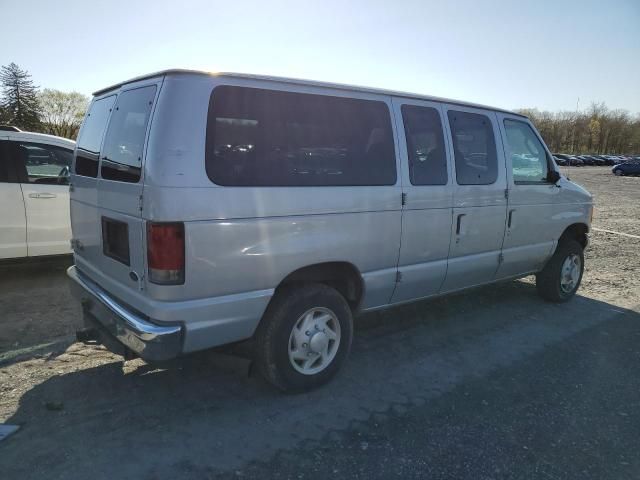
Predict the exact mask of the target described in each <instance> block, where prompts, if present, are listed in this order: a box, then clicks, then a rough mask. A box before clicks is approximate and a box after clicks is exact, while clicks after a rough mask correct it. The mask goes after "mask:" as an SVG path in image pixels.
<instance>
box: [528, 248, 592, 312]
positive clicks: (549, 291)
mask: <svg viewBox="0 0 640 480" xmlns="http://www.w3.org/2000/svg"><path fill="white" fill-rule="evenodd" d="M583 271H584V252H583V248H582V245H580V244H579V243H578V242H576V241H575V240H563V241H562V242H561V243H560V244H559V245H558V248H557V249H556V251H555V253H554V254H553V256H552V257H551V259H550V260H549V261H548V262H547V265H545V267H544V269H543V270H542V271H541V272H540V273H538V274H537V275H536V288H537V289H538V293H539V294H540V296H541V297H542V298H544V299H545V300H549V301H551V302H566V301H567V300H569V299H570V298H571V297H573V296H574V295H575V293H576V291H577V290H578V287H579V286H580V282H581V281H582V273H583Z"/></svg>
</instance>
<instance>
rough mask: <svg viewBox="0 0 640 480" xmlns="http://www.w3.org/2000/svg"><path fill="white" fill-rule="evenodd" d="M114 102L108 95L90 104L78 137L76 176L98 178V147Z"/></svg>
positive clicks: (113, 96) (114, 97)
mask: <svg viewBox="0 0 640 480" xmlns="http://www.w3.org/2000/svg"><path fill="white" fill-rule="evenodd" d="M115 100H116V96H115V95H110V96H108V97H104V98H101V99H99V100H96V101H95V102H93V103H92V104H91V108H90V109H89V113H87V116H86V118H85V119H84V122H83V123H82V129H81V130H80V135H79V136H78V149H77V151H76V158H75V162H74V172H75V173H76V174H77V175H82V176H85V177H97V176H98V163H99V156H100V145H101V144H102V138H103V137H104V131H105V129H106V128H107V122H108V121H109V114H110V113H111V109H112V107H113V102H115Z"/></svg>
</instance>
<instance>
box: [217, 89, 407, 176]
mask: <svg viewBox="0 0 640 480" xmlns="http://www.w3.org/2000/svg"><path fill="white" fill-rule="evenodd" d="M206 169H207V174H208V176H209V178H210V179H211V180H212V181H213V182H215V183H217V184H219V185H228V186H329V185H333V186H343V185H394V184H395V183H396V160H395V149H394V144H393V133H392V129H391V118H390V114H389V109H388V107H387V105H386V104H385V103H383V102H380V101H373V100H360V99H354V98H343V97H333V96H325V95H311V94H302V93H293V92H282V91H275V90H263V89H257V88H244V87H235V86H219V87H217V88H215V89H214V90H213V93H212V94H211V98H210V102H209V119H208V124H207V145H206Z"/></svg>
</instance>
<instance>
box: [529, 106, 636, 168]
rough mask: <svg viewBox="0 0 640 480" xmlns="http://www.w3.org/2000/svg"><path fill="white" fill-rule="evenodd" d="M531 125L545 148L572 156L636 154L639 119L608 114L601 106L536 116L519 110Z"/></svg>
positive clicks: (536, 112) (622, 113) (534, 112)
mask: <svg viewBox="0 0 640 480" xmlns="http://www.w3.org/2000/svg"><path fill="white" fill-rule="evenodd" d="M519 112H520V113H522V114H524V115H526V116H528V117H529V118H530V119H531V121H532V122H533V123H534V125H535V126H536V128H537V129H538V131H539V132H540V134H541V135H542V137H543V138H544V140H545V142H546V143H547V145H548V146H549V148H550V149H551V150H552V151H554V152H558V153H573V154H586V153H591V154H598V153H610V154H632V155H633V154H635V155H637V154H640V115H637V116H636V117H635V118H633V117H631V115H630V114H629V112H627V111H626V110H609V109H608V108H607V106H606V105H605V104H604V103H592V104H591V106H590V107H589V108H588V109H587V110H586V111H583V112H579V111H578V112H576V111H572V112H556V113H552V112H546V111H545V112H540V111H539V110H537V109H532V108H526V109H521V110H519Z"/></svg>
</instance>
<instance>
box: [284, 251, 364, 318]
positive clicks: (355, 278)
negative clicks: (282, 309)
mask: <svg viewBox="0 0 640 480" xmlns="http://www.w3.org/2000/svg"><path fill="white" fill-rule="evenodd" d="M301 283H322V284H325V285H328V286H330V287H332V288H334V289H335V290H337V291H338V292H340V294H341V295H342V296H343V297H344V298H345V300H346V301H347V303H348V304H349V307H350V308H351V311H352V312H356V311H357V310H358V309H359V308H360V302H361V301H362V297H363V294H364V281H363V280H362V275H360V272H359V271H358V269H357V268H356V267H355V266H354V265H353V264H351V263H348V262H327V263H318V264H315V265H309V266H306V267H303V268H300V269H298V270H295V271H293V272H291V273H290V274H289V275H287V276H286V277H285V278H284V280H282V282H280V285H278V287H277V288H276V294H277V293H278V291H279V290H282V289H283V288H285V287H290V286H292V285H295V284H301Z"/></svg>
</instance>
